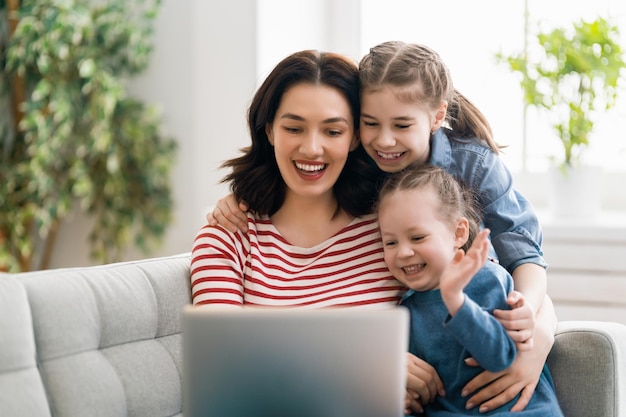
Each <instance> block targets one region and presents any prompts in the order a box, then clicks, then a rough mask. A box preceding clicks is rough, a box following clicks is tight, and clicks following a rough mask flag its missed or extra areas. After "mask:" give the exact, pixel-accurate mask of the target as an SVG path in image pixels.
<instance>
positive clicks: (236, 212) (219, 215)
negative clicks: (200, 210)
mask: <svg viewBox="0 0 626 417" xmlns="http://www.w3.org/2000/svg"><path fill="white" fill-rule="evenodd" d="M246 211H248V205H247V204H246V203H244V202H240V203H239V202H237V200H236V199H235V195H234V194H232V193H231V194H228V195H227V196H226V197H222V198H220V199H219V200H217V204H215V207H213V211H210V212H208V213H207V214H206V220H207V222H208V223H209V224H210V225H211V226H216V225H218V224H219V225H220V226H222V227H224V228H226V229H228V230H230V231H231V232H233V233H236V232H237V230H241V231H242V232H244V233H245V232H247V231H248V217H247V215H246Z"/></svg>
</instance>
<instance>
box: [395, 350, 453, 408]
mask: <svg viewBox="0 0 626 417" xmlns="http://www.w3.org/2000/svg"><path fill="white" fill-rule="evenodd" d="M437 395H441V396H444V395H446V393H445V391H444V388H443V382H441V379H440V378H439V375H438V374H437V371H435V368H433V367H432V366H430V365H429V364H428V363H427V362H426V361H424V360H422V359H420V358H418V357H417V356H415V355H413V354H411V353H408V352H407V381H406V398H405V410H404V413H405V414H411V413H412V412H414V413H420V414H421V413H423V412H424V408H423V405H424V404H427V403H429V402H432V401H434V400H435V396H437Z"/></svg>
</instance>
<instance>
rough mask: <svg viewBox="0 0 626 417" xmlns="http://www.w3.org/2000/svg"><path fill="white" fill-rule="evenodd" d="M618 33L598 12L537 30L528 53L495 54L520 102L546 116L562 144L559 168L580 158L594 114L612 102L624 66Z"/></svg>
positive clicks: (565, 170)
mask: <svg viewBox="0 0 626 417" xmlns="http://www.w3.org/2000/svg"><path fill="white" fill-rule="evenodd" d="M618 39H619V32H618V28H617V26H614V25H612V24H611V23H610V22H609V21H608V20H607V19H605V18H602V17H598V18H597V19H595V20H593V21H585V20H584V19H582V20H579V21H576V22H573V23H572V24H571V25H570V26H567V27H561V28H556V29H553V30H549V31H544V32H541V31H539V32H538V33H537V34H536V35H534V36H532V37H531V38H530V41H529V45H528V48H527V51H528V53H527V51H522V52H518V53H514V54H512V55H508V56H506V55H504V54H502V53H499V54H497V59H498V61H499V62H503V63H505V64H506V65H507V66H508V68H509V69H510V70H511V71H513V72H514V73H516V74H517V75H518V76H519V77H520V84H521V87H522V89H523V92H524V102H525V104H526V105H527V106H533V107H535V108H537V109H538V110H539V111H544V112H547V114H548V116H549V117H550V122H551V124H552V127H553V128H554V131H555V132H556V134H557V136H558V138H559V140H560V142H561V145H562V153H561V156H560V157H559V158H557V159H556V160H555V163H556V165H558V167H559V168H560V169H561V171H562V172H563V173H567V172H568V170H570V169H571V168H572V167H574V166H577V165H579V164H580V162H581V161H580V157H581V155H582V154H583V152H584V149H585V148H586V147H587V145H588V144H589V138H590V135H591V134H592V132H593V128H594V123H595V122H596V117H597V116H598V114H599V113H603V112H604V111H606V110H608V109H610V108H611V107H613V106H614V104H615V100H616V97H617V94H618V91H619V88H620V82H621V80H622V77H623V75H624V71H625V69H624V68H625V65H624V57H623V51H622V48H621V46H620V45H619V41H618ZM531 52H536V54H534V53H533V54H531Z"/></svg>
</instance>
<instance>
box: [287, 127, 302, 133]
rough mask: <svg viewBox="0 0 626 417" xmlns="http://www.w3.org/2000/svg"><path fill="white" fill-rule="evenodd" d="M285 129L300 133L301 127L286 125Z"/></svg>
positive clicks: (289, 131)
mask: <svg viewBox="0 0 626 417" xmlns="http://www.w3.org/2000/svg"><path fill="white" fill-rule="evenodd" d="M285 131H286V132H288V133H299V132H300V131H301V129H300V128H299V127H289V126H285Z"/></svg>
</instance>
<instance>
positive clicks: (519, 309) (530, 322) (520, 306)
mask: <svg viewBox="0 0 626 417" xmlns="http://www.w3.org/2000/svg"><path fill="white" fill-rule="evenodd" d="M506 301H507V304H508V305H509V306H511V310H494V311H493V315H494V317H495V318H496V319H498V321H499V322H500V323H501V324H502V326H504V328H505V329H506V330H507V333H508V335H509V337H510V338H511V339H512V340H513V341H514V342H515V346H516V347H517V350H518V351H524V350H531V349H532V348H533V341H534V339H533V337H534V335H535V310H534V309H533V306H531V305H530V304H529V303H528V302H527V301H526V300H525V298H524V295H523V294H522V293H521V292H518V291H511V293H510V294H509V296H508V297H507V300H506Z"/></svg>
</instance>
